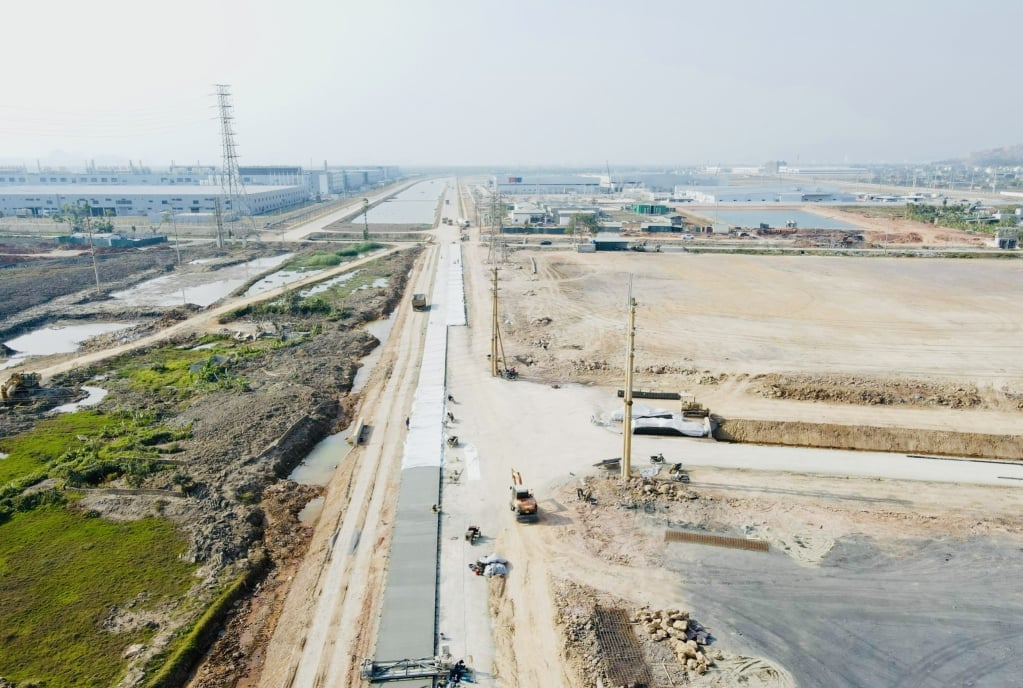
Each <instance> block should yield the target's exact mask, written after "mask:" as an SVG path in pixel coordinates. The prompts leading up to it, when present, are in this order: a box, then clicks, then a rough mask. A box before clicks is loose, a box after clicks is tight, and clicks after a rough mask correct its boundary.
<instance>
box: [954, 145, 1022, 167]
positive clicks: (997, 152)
mask: <svg viewBox="0 0 1023 688" xmlns="http://www.w3.org/2000/svg"><path fill="white" fill-rule="evenodd" d="M963 162H965V163H966V164H968V165H981V166H984V167H986V166H988V165H1007V166H1013V165H1023V143H1020V144H1017V145H1015V146H1003V147H1002V148H991V149H990V150H984V151H978V152H976V153H970V154H969V155H968V156H966V157H965V158H964V159H963Z"/></svg>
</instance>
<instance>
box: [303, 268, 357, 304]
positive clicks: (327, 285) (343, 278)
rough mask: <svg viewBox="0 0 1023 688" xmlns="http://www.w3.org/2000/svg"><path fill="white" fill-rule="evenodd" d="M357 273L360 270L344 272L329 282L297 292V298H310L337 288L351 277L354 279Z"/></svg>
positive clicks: (325, 281)
mask: <svg viewBox="0 0 1023 688" xmlns="http://www.w3.org/2000/svg"><path fill="white" fill-rule="evenodd" d="M359 272H361V271H360V270H352V271H351V272H346V273H345V274H343V275H338V276H337V277H331V278H330V279H329V280H324V281H323V282H320V283H319V284H317V285H316V286H315V287H309V288H308V289H305V290H303V291H301V292H299V296H301V297H302V298H306V297H308V296H312V295H313V294H320V293H322V292H325V291H327V290H328V289H330V288H331V287H335V286H337V285H339V284H344V283H345V282H347V281H348V280H350V279H352V278H353V277H355V276H356V275H358V274H359Z"/></svg>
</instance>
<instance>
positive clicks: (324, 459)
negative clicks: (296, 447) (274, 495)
mask: <svg viewBox="0 0 1023 688" xmlns="http://www.w3.org/2000/svg"><path fill="white" fill-rule="evenodd" d="M393 327H394V319H393V318H390V317H388V318H383V319H381V320H375V321H373V322H371V323H367V324H366V325H365V328H366V331H367V332H369V333H370V334H372V335H373V336H374V337H376V338H377V339H379V340H380V344H379V345H378V346H377V347H376V348H375V349H373V351H371V352H370V353H369V354H368V355H367V356H366V357H365V358H363V359H362V366H361V367H360V368H359V370H358V372H357V373H356V374H355V379H354V380H353V381H352V392H359V391H361V390H362V389H363V388H364V387H365V386H366V382H367V381H368V380H369V375H370V373H372V372H373V368H374V367H375V366H376V364H377V362H378V361H379V360H380V355H381V353H382V352H383V349H384V344H386V343H387V339H388V338H389V337H390V336H391V329H392V328H393ZM351 434H352V428H351V426H349V427H347V428H345V429H344V430H342V431H341V432H339V433H336V434H333V435H329V436H328V437H326V438H324V439H323V440H321V441H320V443H319V444H317V445H316V446H315V447H313V450H312V451H311V452H309V454H308V456H306V457H305V459H303V461H302V463H300V464H299V465H298V466H296V467H295V470H293V471H292V472H291V475H289V476H288V480H294V481H295V482H297V483H302V484H303V485H321V486H322V485H326V484H327V483H328V482H330V478H331V476H332V475H333V474H334V470H335V469H336V468H337V467H338V465H339V464H340V463H341V461H343V460H344V458H345V457H346V456H348V452H350V451H351V450H352V446H351V445H350V444H349V443H348V438H349V437H350V436H351ZM315 501H317V500H313V501H312V502H310V503H309V505H307V506H306V508H307V509H308V508H310V506H311V505H312V504H313V502H315ZM321 504H322V501H321ZM312 508H313V509H314V510H316V509H318V507H312ZM316 513H317V514H318V513H319V512H318V511H316ZM299 518H300V519H301V518H302V516H301V515H300V516H299ZM309 518H310V519H314V518H315V515H311V516H309Z"/></svg>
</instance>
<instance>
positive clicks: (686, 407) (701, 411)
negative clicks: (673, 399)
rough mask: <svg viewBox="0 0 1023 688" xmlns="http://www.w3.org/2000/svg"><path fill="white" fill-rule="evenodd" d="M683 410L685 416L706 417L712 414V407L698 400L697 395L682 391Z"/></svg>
mask: <svg viewBox="0 0 1023 688" xmlns="http://www.w3.org/2000/svg"><path fill="white" fill-rule="evenodd" d="M679 396H681V397H682V403H681V404H680V406H681V409H680V410H681V411H682V416H683V417H684V418H706V417H707V416H709V415H710V409H708V408H707V407H706V406H704V405H703V404H699V403H697V401H696V395H695V394H690V393H689V392H682V394H680V395H679Z"/></svg>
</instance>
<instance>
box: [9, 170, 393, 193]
mask: <svg viewBox="0 0 1023 688" xmlns="http://www.w3.org/2000/svg"><path fill="white" fill-rule="evenodd" d="M238 171H239V173H240V175H241V182H242V184H244V185H245V186H246V187H248V186H258V187H265V186H272V187H294V186H301V187H305V188H306V189H307V194H306V195H307V196H308V197H312V198H322V197H324V196H332V195H344V194H349V193H354V192H357V191H359V190H361V189H364V188H368V187H373V186H377V185H379V184H382V183H386V182H389V181H393V180H396V179H399V178H400V176H401V173H400V171H399V170H398V168H397V167H393V166H378V167H364V168H350V169H349V168H325V169H322V170H304V169H302V168H301V167H298V166H292V165H245V166H240V167H239V168H238ZM220 176H221V175H220V172H219V171H218V169H217V168H216V167H215V166H213V165H171V167H170V168H169V169H167V170H163V171H159V170H158V171H153V170H151V169H149V168H146V167H142V166H138V167H134V166H133V167H128V168H113V167H109V168H97V167H95V166H89V167H87V168H86V169H85V171H74V170H68V169H65V168H60V169H43V170H39V171H36V172H29V171H28V170H27V169H26V168H24V167H0V191H2V190H4V189H10V188H11V187H37V186H38V187H40V188H39V190H38V191H39V195H43V196H45V195H47V194H52V193H54V191H53V190H54V189H55V188H57V187H62V186H67V185H72V186H75V187H80V186H82V185H85V186H90V187H94V186H118V187H122V190H123V188H127V187H137V186H155V187H158V186H175V187H177V186H197V185H198V186H207V185H209V186H216V187H219V186H220V183H221V180H220ZM29 195H33V194H29ZM303 200H305V199H303Z"/></svg>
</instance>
